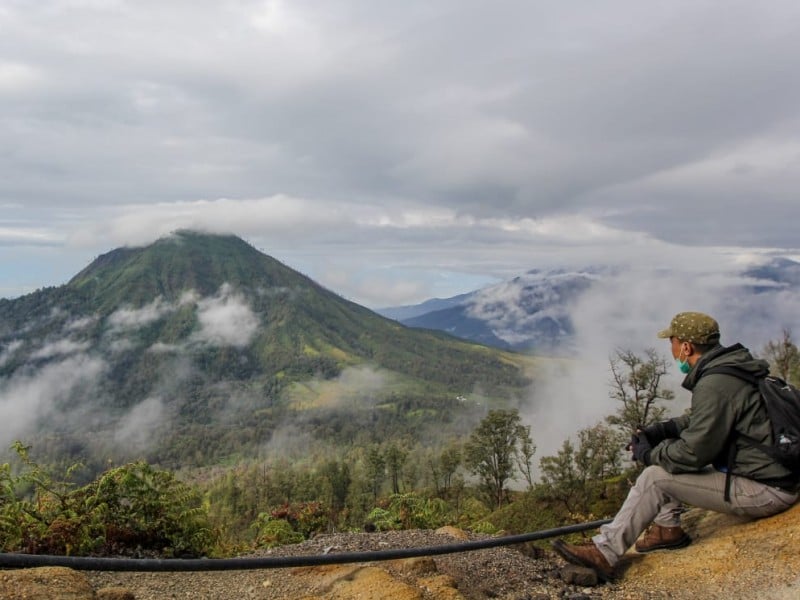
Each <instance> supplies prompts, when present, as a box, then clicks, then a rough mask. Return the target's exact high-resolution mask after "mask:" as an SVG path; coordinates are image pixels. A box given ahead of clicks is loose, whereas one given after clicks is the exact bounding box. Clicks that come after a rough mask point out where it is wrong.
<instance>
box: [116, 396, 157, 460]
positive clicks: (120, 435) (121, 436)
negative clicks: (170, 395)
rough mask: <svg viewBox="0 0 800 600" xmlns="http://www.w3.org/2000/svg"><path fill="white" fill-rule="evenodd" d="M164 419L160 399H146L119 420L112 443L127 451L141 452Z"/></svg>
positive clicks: (155, 397)
mask: <svg viewBox="0 0 800 600" xmlns="http://www.w3.org/2000/svg"><path fill="white" fill-rule="evenodd" d="M164 418H165V409H164V403H163V401H162V399H161V398H159V397H157V396H153V397H150V398H146V399H145V400H142V401H141V402H140V403H139V404H137V405H136V406H134V407H133V408H132V409H131V410H130V411H129V412H128V413H127V414H126V415H125V416H124V417H122V419H120V421H119V423H118V425H117V428H116V431H115V432H114V441H115V442H117V443H118V444H121V445H122V446H124V447H125V448H126V449H128V450H133V451H138V450H143V449H144V448H146V447H147V445H148V443H149V442H150V440H151V439H152V437H153V435H154V434H155V430H156V429H157V428H158V427H159V426H160V425H163V421H164Z"/></svg>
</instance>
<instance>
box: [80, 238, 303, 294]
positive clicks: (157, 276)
mask: <svg viewBox="0 0 800 600" xmlns="http://www.w3.org/2000/svg"><path fill="white" fill-rule="evenodd" d="M226 283H227V284H230V285H232V286H234V287H250V286H252V285H262V286H266V287H271V286H276V285H277V286H280V285H292V286H293V287H297V285H299V284H300V285H303V286H304V287H305V286H310V285H313V283H312V282H311V281H310V280H309V279H307V278H305V277H304V276H302V275H300V274H299V273H296V272H294V271H292V270H291V269H289V268H288V267H286V266H285V265H283V264H281V263H280V262H278V261H277V260H275V259H274V258H271V257H269V256H267V255H265V254H263V253H261V252H259V251H258V250H256V249H255V248H253V247H252V246H251V245H249V244H248V243H247V242H245V241H244V240H242V239H241V238H239V237H237V236H235V235H219V234H210V233H202V232H198V231H191V230H179V231H176V232H174V233H172V234H171V235H169V236H166V237H163V238H160V239H158V240H156V241H155V242H153V243H152V244H150V245H148V246H143V247H138V248H131V247H124V248H117V249H115V250H112V251H110V252H107V253H106V254H103V255H101V256H99V257H98V258H97V259H95V260H94V261H93V262H92V263H91V264H90V265H89V266H88V267H86V268H85V269H83V270H82V271H81V272H80V273H78V274H77V275H75V277H73V278H72V279H71V280H70V281H69V283H68V284H67V286H68V287H69V288H71V289H74V290H78V291H81V292H82V293H83V294H85V295H88V296H90V297H94V298H103V301H102V302H101V304H102V306H103V307H107V308H108V309H111V308H113V307H117V306H119V305H120V304H123V303H124V304H132V305H134V306H141V305H143V304H146V303H148V302H151V301H152V300H153V298H155V297H159V296H160V297H163V298H165V299H166V300H176V299H177V298H179V297H180V296H181V295H182V294H183V293H185V292H186V291H189V290H192V291H194V292H197V293H198V294H200V295H201V296H207V295H210V294H213V293H215V292H216V291H217V290H218V289H219V288H220V287H221V286H222V285H223V284H226Z"/></svg>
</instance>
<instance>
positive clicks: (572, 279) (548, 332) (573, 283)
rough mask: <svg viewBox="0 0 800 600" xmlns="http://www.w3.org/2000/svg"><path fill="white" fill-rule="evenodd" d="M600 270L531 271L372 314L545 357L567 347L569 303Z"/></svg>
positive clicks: (598, 274) (571, 330) (568, 337)
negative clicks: (461, 291)
mask: <svg viewBox="0 0 800 600" xmlns="http://www.w3.org/2000/svg"><path fill="white" fill-rule="evenodd" d="M606 272H608V269H601V268H589V269H584V270H580V271H574V272H570V271H565V270H553V271H542V270H539V269H533V270H531V271H528V272H527V273H524V274H523V275H520V276H518V277H515V278H513V279H511V280H509V281H505V282H501V283H498V284H495V285H491V286H487V287H485V288H482V289H479V290H475V291H473V292H469V293H466V294H461V295H459V296H454V297H453V298H446V299H437V300H429V301H427V302H423V303H422V304H419V305H415V306H405V307H396V308H386V309H380V310H379V311H378V312H379V313H380V314H382V315H384V316H387V317H390V318H396V319H398V320H399V321H400V322H401V323H403V324H404V325H408V326H409V327H421V328H426V329H437V330H441V331H445V332H447V333H449V334H451V335H454V336H457V337H461V338H464V339H468V340H471V341H474V342H478V343H481V344H487V345H490V346H494V347H497V348H502V349H507V350H515V351H536V352H542V353H546V352H551V351H554V350H556V349H559V348H561V347H562V346H563V345H564V344H566V343H568V341H569V339H570V336H571V335H572V334H573V332H574V329H573V324H572V320H571V318H570V308H571V305H572V303H573V302H575V301H576V300H577V299H578V298H580V296H581V294H583V293H584V292H585V291H586V290H588V289H589V288H590V287H591V285H592V283H593V282H594V281H595V280H597V278H598V277H601V276H602V274H603V273H606ZM404 315H409V316H404Z"/></svg>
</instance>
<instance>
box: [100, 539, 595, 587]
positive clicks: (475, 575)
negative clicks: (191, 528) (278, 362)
mask: <svg viewBox="0 0 800 600" xmlns="http://www.w3.org/2000/svg"><path fill="white" fill-rule="evenodd" d="M486 537H487V536H482V535H472V534H470V535H469V539H471V540H477V539H486ZM458 542H459V540H455V539H453V538H452V537H449V536H445V535H441V534H437V533H436V532H434V531H427V530H408V531H392V532H375V533H337V534H327V535H319V536H317V537H316V538H314V539H313V540H309V541H306V542H303V543H301V544H295V545H291V546H282V547H280V548H275V549H272V550H263V551H259V552H256V553H254V554H251V555H250V556H255V557H259V556H260V557H263V556H298V555H313V554H326V553H334V552H364V551H372V550H387V549H393V548H417V547H425V546H439V545H442V544H450V543H458ZM433 560H434V561H435V563H436V568H437V570H438V572H439V573H441V574H446V575H450V576H451V577H453V579H455V581H456V582H457V584H458V590H459V591H460V592H461V594H463V595H464V596H465V597H466V598H468V599H469V600H484V599H486V598H497V599H500V600H531V599H537V600H538V599H539V598H586V599H593V598H603V597H605V594H606V593H607V592H608V591H609V588H610V586H601V587H596V588H581V587H575V586H572V585H566V584H565V583H564V582H563V581H562V580H561V579H560V577H559V568H560V567H561V566H563V562H561V561H560V559H557V558H555V557H554V556H553V555H552V554H551V553H549V552H547V553H544V552H542V551H541V550H537V549H535V548H532V547H531V546H527V548H522V549H517V548H516V547H515V548H511V547H505V546H504V547H498V548H488V549H484V550H474V551H469V552H458V553H454V554H444V555H439V556H435V557H433ZM369 564H373V565H376V566H380V567H381V568H383V569H386V570H387V571H389V572H390V573H392V575H394V576H396V577H397V578H399V579H406V580H408V581H409V582H411V581H412V580H410V579H408V578H409V575H408V574H407V573H404V572H403V569H402V567H401V565H400V564H399V563H398V562H396V561H382V562H376V563H369ZM87 575H88V576H89V578H90V580H91V582H92V584H93V585H94V587H95V589H100V588H103V587H116V586H122V587H126V588H128V589H130V590H131V591H132V592H133V593H134V594H135V596H136V598H137V600H155V599H159V600H161V599H169V598H202V599H209V600H211V599H221V598H246V599H259V600H278V599H280V600H287V599H291V598H301V597H303V596H314V595H316V594H318V593H320V590H319V589H318V588H317V586H316V581H315V579H316V578H315V577H314V574H313V572H311V573H310V572H309V569H302V568H283V569H260V570H248V571H212V572H177V573H128V572H120V573H115V572H93V571H92V572H88V573H87ZM425 597H426V598H429V597H431V596H429V595H426V596H425Z"/></svg>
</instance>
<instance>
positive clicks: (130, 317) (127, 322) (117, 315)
mask: <svg viewBox="0 0 800 600" xmlns="http://www.w3.org/2000/svg"><path fill="white" fill-rule="evenodd" d="M173 310H175V307H174V306H173V305H172V304H170V303H168V302H165V301H164V299H163V298H162V297H160V296H159V297H158V298H156V299H155V300H153V301H152V302H150V303H149V304H146V305H145V306H143V307H141V308H120V309H117V310H115V311H114V312H113V313H111V315H109V317H108V324H109V325H110V326H111V327H113V328H115V329H135V328H137V327H142V326H144V325H149V324H150V323H153V322H155V321H157V320H159V319H160V318H161V317H163V316H164V315H166V314H168V313H170V312H172V311H173Z"/></svg>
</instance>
